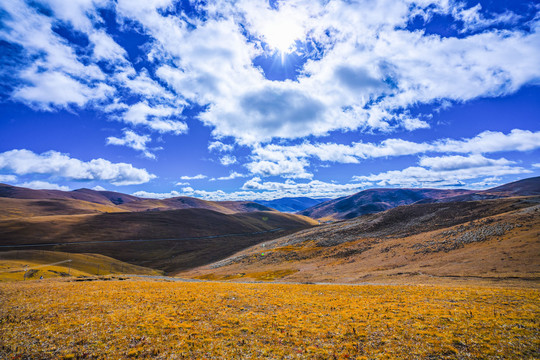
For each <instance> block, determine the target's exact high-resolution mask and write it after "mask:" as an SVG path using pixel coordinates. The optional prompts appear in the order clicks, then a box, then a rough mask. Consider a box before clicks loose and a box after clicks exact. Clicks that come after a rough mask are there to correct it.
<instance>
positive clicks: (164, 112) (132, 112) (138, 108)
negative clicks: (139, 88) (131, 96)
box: [121, 101, 188, 135]
mask: <svg viewBox="0 0 540 360" xmlns="http://www.w3.org/2000/svg"><path fill="white" fill-rule="evenodd" d="M181 110H182V109H181V108H173V107H168V106H163V105H156V106H150V105H149V104H148V103H147V102H144V101H143V102H139V103H136V104H134V105H131V106H128V107H127V111H126V112H125V113H123V114H122V115H121V119H122V121H124V122H125V123H127V124H130V125H136V126H140V125H142V126H146V127H148V128H150V129H152V130H154V131H158V132H160V133H167V132H171V133H173V134H176V135H180V134H184V133H186V132H187V130H188V127H187V125H186V123H184V122H182V121H178V120H172V119H170V118H171V117H174V116H177V115H179V114H180V112H181Z"/></svg>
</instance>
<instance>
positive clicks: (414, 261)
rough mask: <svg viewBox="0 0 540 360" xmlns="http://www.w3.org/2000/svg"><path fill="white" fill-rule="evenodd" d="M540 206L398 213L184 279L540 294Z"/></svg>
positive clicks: (334, 228) (514, 203) (277, 245)
mask: <svg viewBox="0 0 540 360" xmlns="http://www.w3.org/2000/svg"><path fill="white" fill-rule="evenodd" d="M539 203H540V199H539V198H538V197H536V198H534V197H533V198H512V199H499V200H488V201H475V202H464V203H447V204H422V205H411V206H403V207H398V208H395V209H392V210H389V211H386V212H384V213H379V214H374V215H366V216H363V217H359V218H356V219H353V220H348V221H342V222H337V223H334V224H330V225H324V226H319V227H316V228H313V229H309V230H304V231H302V232H299V233H295V234H292V235H289V236H285V237H283V238H280V239H276V240H274V241H270V242H268V243H265V244H259V245H257V246H254V247H253V248H250V249H247V250H245V251H243V252H241V253H239V254H236V255H235V256H234V257H231V258H230V259H226V260H224V261H221V262H219V263H216V264H212V265H209V266H205V267H202V268H199V269H195V270H192V271H189V272H185V273H182V274H181V276H185V277H201V278H206V279H241V280H250V279H251V280H253V279H258V280H265V279H266V280H277V279H280V280H284V281H300V282H305V281H310V282H311V281H313V282H351V283H358V282H401V283H402V282H404V281H405V282H417V281H420V282H423V283H430V282H439V283H440V282H446V281H462V280H467V279H476V280H478V279H480V280H485V281H487V282H489V281H497V280H508V281H509V282H512V281H514V282H519V281H527V282H530V283H532V284H535V286H540V240H539V238H538V232H539V230H540V205H539ZM263 254H264V255H263Z"/></svg>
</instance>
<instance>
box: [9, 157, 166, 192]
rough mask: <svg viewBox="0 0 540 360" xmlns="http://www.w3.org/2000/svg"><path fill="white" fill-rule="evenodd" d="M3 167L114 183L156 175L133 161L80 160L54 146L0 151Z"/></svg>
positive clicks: (134, 181)
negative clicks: (41, 150)
mask: <svg viewBox="0 0 540 360" xmlns="http://www.w3.org/2000/svg"><path fill="white" fill-rule="evenodd" d="M0 169H6V170H8V171H12V172H14V173H15V174H17V175H28V174H47V175H50V176H54V177H61V178H65V179H73V180H85V181H90V180H103V181H108V182H110V183H111V184H114V185H134V184H143V183H146V182H148V181H150V180H152V179H154V178H156V176H155V175H153V174H150V173H148V172H147V171H146V170H145V169H138V168H135V167H133V165H131V164H126V163H112V162H110V161H108V160H105V159H93V160H90V161H81V160H79V159H75V158H71V157H70V156H69V155H68V154H62V153H60V152H58V151H53V150H51V151H47V152H44V153H42V154H36V153H34V152H32V151H30V150H26V149H21V150H17V149H16V150H10V151H6V152H3V153H0Z"/></svg>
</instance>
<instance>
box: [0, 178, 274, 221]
mask: <svg viewBox="0 0 540 360" xmlns="http://www.w3.org/2000/svg"><path fill="white" fill-rule="evenodd" d="M0 207H1V208H3V209H6V211H5V212H4V213H2V214H0V219H6V218H16V217H26V216H47V215H75V214H92V213H102V212H138V211H163V210H177V209H191V208H198V209H208V210H214V211H218V212H221V213H224V214H234V213H238V212H250V211H272V210H273V209H271V208H269V207H266V206H263V205H260V204H257V203H255V202H251V201H206V200H202V199H197V198H192V197H187V196H182V197H175V198H169V199H163V200H160V199H146V198H139V197H136V196H132V195H127V194H122V193H117V192H112V191H95V190H90V189H78V190H73V191H60V190H33V189H27V188H22V187H17V186H11V185H6V184H0Z"/></svg>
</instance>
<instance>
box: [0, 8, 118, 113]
mask: <svg viewBox="0 0 540 360" xmlns="http://www.w3.org/2000/svg"><path fill="white" fill-rule="evenodd" d="M2 10H3V11H4V12H5V13H6V15H5V16H3V22H4V26H3V27H2V29H0V39H3V40H5V41H8V42H11V43H15V44H18V45H20V46H22V47H23V48H24V49H25V52H26V54H27V56H28V57H29V58H31V59H33V61H32V62H29V65H28V66H26V67H24V68H22V69H16V71H17V72H19V71H20V72H19V76H20V77H21V79H22V80H23V81H22V82H21V84H24V85H20V86H19V87H18V88H16V89H15V91H14V92H13V94H12V96H13V98H14V99H15V100H18V101H22V102H25V103H27V104H29V105H32V106H34V107H36V108H40V109H43V110H52V109H53V108H57V107H59V108H61V107H69V106H71V105H77V106H80V107H82V106H84V105H86V104H87V103H89V102H93V101H96V100H103V99H105V98H106V97H107V96H110V95H111V94H112V93H113V92H114V89H113V88H112V87H111V86H109V85H107V84H105V83H104V82H103V80H105V75H104V74H103V72H102V71H101V70H100V68H99V67H98V66H97V65H95V64H92V63H90V64H88V65H86V64H84V63H83V62H82V61H80V60H79V59H78V57H77V54H76V52H75V51H74V49H72V48H71V47H70V46H69V45H68V44H67V43H66V41H64V40H63V39H62V38H61V37H60V36H58V35H57V34H56V33H55V32H54V31H53V29H52V28H53V22H54V19H53V18H50V17H47V16H45V15H43V14H42V13H39V12H38V11H36V10H35V9H33V8H31V7H30V6H28V5H26V4H25V3H24V2H17V1H12V2H3V3H2Z"/></svg>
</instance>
